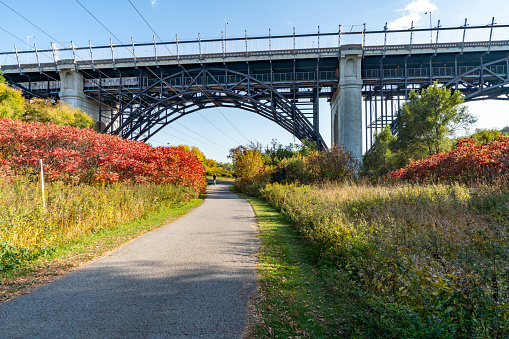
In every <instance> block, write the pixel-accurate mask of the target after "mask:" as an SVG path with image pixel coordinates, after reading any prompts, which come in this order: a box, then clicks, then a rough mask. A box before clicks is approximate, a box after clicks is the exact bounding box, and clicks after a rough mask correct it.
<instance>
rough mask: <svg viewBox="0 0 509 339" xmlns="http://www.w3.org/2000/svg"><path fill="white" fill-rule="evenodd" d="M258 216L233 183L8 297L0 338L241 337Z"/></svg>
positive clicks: (1, 311)
mask: <svg viewBox="0 0 509 339" xmlns="http://www.w3.org/2000/svg"><path fill="white" fill-rule="evenodd" d="M257 248H258V240H257V238H256V227H255V216H254V213H253V210H252V208H251V206H250V205H249V203H248V202H246V201H245V200H243V199H240V198H238V197H237V196H236V195H234V194H232V193H231V192H230V191H229V190H228V184H227V183H218V185H215V186H214V185H212V186H209V188H208V190H207V198H206V200H205V202H204V203H203V204H202V205H201V206H199V207H198V208H196V209H194V210H193V211H191V212H190V213H189V214H187V215H186V216H184V217H183V218H181V219H179V220H177V221H175V222H173V223H171V224H169V225H166V226H164V227H162V228H160V229H158V230H155V231H153V232H150V233H148V234H146V235H144V236H142V237H141V238H138V239H136V240H134V241H132V242H130V243H128V244H126V245H124V246H123V247H121V248H120V249H118V250H116V251H114V252H112V253H110V255H108V256H106V257H103V258H101V259H99V260H96V261H94V262H92V263H90V264H88V265H86V266H84V267H83V268H81V269H79V270H77V271H74V272H71V273H69V274H68V275H65V276H64V277H62V278H61V279H58V280H56V281H54V282H52V283H49V284H46V285H43V286H41V287H39V288H37V289H36V290H34V291H32V292H31V293H30V294H27V295H21V296H19V297H18V298H16V299H14V300H12V301H9V302H7V303H4V304H3V305H0V337H1V338H240V337H241V334H242V332H243V331H244V327H245V324H246V322H245V318H246V315H247V308H246V305H247V302H248V297H249V295H250V294H251V292H252V291H253V290H254V289H255V285H256V273H255V268H256V258H255V256H254V254H255V252H256V249H257Z"/></svg>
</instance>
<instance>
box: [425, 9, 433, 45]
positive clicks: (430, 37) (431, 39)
mask: <svg viewBox="0 0 509 339" xmlns="http://www.w3.org/2000/svg"><path fill="white" fill-rule="evenodd" d="M428 13H429V29H430V31H429V42H430V43H431V44H432V43H433V25H432V24H431V11H429V12H426V13H424V14H428Z"/></svg>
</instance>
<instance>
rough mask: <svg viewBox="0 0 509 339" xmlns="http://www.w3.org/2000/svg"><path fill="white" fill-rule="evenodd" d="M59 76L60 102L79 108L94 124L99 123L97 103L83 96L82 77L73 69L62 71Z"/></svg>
mask: <svg viewBox="0 0 509 339" xmlns="http://www.w3.org/2000/svg"><path fill="white" fill-rule="evenodd" d="M59 74H60V93H59V95H60V100H61V101H64V102H66V103H68V104H71V105H73V106H74V107H77V108H81V109H82V110H83V111H84V112H85V113H88V114H89V115H90V116H91V117H92V118H93V119H94V120H95V121H96V122H98V121H99V103H98V102H97V101H94V100H91V99H89V98H87V97H86V96H85V92H84V91H83V76H82V75H81V74H79V73H78V72H76V71H74V70H73V69H62V70H60V71H59Z"/></svg>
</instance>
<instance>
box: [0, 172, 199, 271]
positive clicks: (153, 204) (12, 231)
mask: <svg viewBox="0 0 509 339" xmlns="http://www.w3.org/2000/svg"><path fill="white" fill-rule="evenodd" d="M45 193H46V199H47V202H46V204H47V208H46V210H45V209H44V208H43V206H42V198H41V187H40V184H38V183H32V182H29V181H28V180H25V179H24V178H23V177H18V178H17V179H16V180H15V181H14V182H12V181H10V182H7V181H3V182H0V270H2V269H6V268H12V267H14V266H16V265H17V264H19V263H21V262H22V261H24V260H29V259H31V258H33V257H35V256H37V255H39V254H41V253H44V252H45V251H48V250H51V248H52V247H55V246H58V245H60V244H63V243H66V242H69V241H72V240H75V239H78V238H80V237H82V236H84V235H87V234H90V233H93V232H97V231H100V230H102V229H107V228H112V227H115V226H116V225H119V224H121V223H125V222H130V221H133V220H136V219H138V218H141V217H143V216H144V215H146V214H147V213H150V212H155V211H158V210H159V209H161V208H163V207H166V206H169V205H172V204H181V203H184V202H186V201H189V200H190V199H192V198H195V197H196V192H195V191H194V190H193V189H192V188H187V187H178V186H173V185H128V184H114V185H108V186H99V185H98V186H89V185H78V186H74V185H68V184H63V183H61V182H53V183H47V184H46V186H45Z"/></svg>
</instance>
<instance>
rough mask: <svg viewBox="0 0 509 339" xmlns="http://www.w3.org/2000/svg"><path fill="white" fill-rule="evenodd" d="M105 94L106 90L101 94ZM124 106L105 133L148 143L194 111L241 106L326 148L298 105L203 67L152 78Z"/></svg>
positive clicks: (233, 74)
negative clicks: (159, 132)
mask: <svg viewBox="0 0 509 339" xmlns="http://www.w3.org/2000/svg"><path fill="white" fill-rule="evenodd" d="M98 95H99V96H101V97H102V96H103V94H102V91H101V92H100V93H99V94H98ZM120 102H121V103H122V105H121V107H119V108H118V111H117V112H116V113H114V115H113V116H112V119H111V120H110V122H109V123H108V124H107V125H106V126H105V127H104V129H103V130H104V131H107V132H109V133H112V134H117V135H121V136H122V137H124V138H129V139H134V140H143V141H147V140H148V139H150V137H151V136H152V135H154V134H156V133H157V132H158V131H160V130H161V129H162V128H164V127H165V126H166V125H168V124H170V123H172V122H174V121H176V120H177V119H179V118H181V117H183V116H186V115H188V114H191V113H193V112H196V111H199V110H202V109H206V108H214V107H231V108H240V109H243V110H246V111H249V112H253V113H256V114H258V115H260V116H262V117H264V118H267V119H269V120H270V121H273V122H274V123H276V124H278V125H279V126H281V127H282V128H284V129H285V130H286V131H288V132H289V133H291V134H293V135H295V136H296V137H297V138H298V139H300V140H303V139H308V140H313V141H316V143H317V146H318V147H319V148H321V149H323V148H326V147H327V146H326V144H325V142H324V140H323V139H322V137H321V136H320V134H319V133H318V132H317V131H316V130H315V129H314V128H313V126H312V124H311V123H310V122H309V120H308V119H307V118H306V117H305V116H304V114H303V113H302V112H301V111H300V110H299V108H298V107H297V105H296V104H295V103H293V102H291V101H290V100H289V99H287V98H286V97H284V96H283V95H282V94H281V93H280V92H278V90H277V89H276V88H275V87H273V86H271V85H270V84H268V83H265V82H263V81H261V80H258V79H257V78H255V77H253V76H250V75H247V74H244V73H241V72H238V71H234V70H230V69H228V68H215V67H206V66H202V67H200V68H194V69H189V70H181V71H179V72H177V73H173V74H171V75H168V76H165V77H159V78H156V79H154V81H152V82H151V84H147V86H144V87H142V89H141V90H140V91H139V92H138V93H136V94H135V95H133V97H132V98H131V99H130V100H128V101H124V100H121V101H120Z"/></svg>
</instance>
